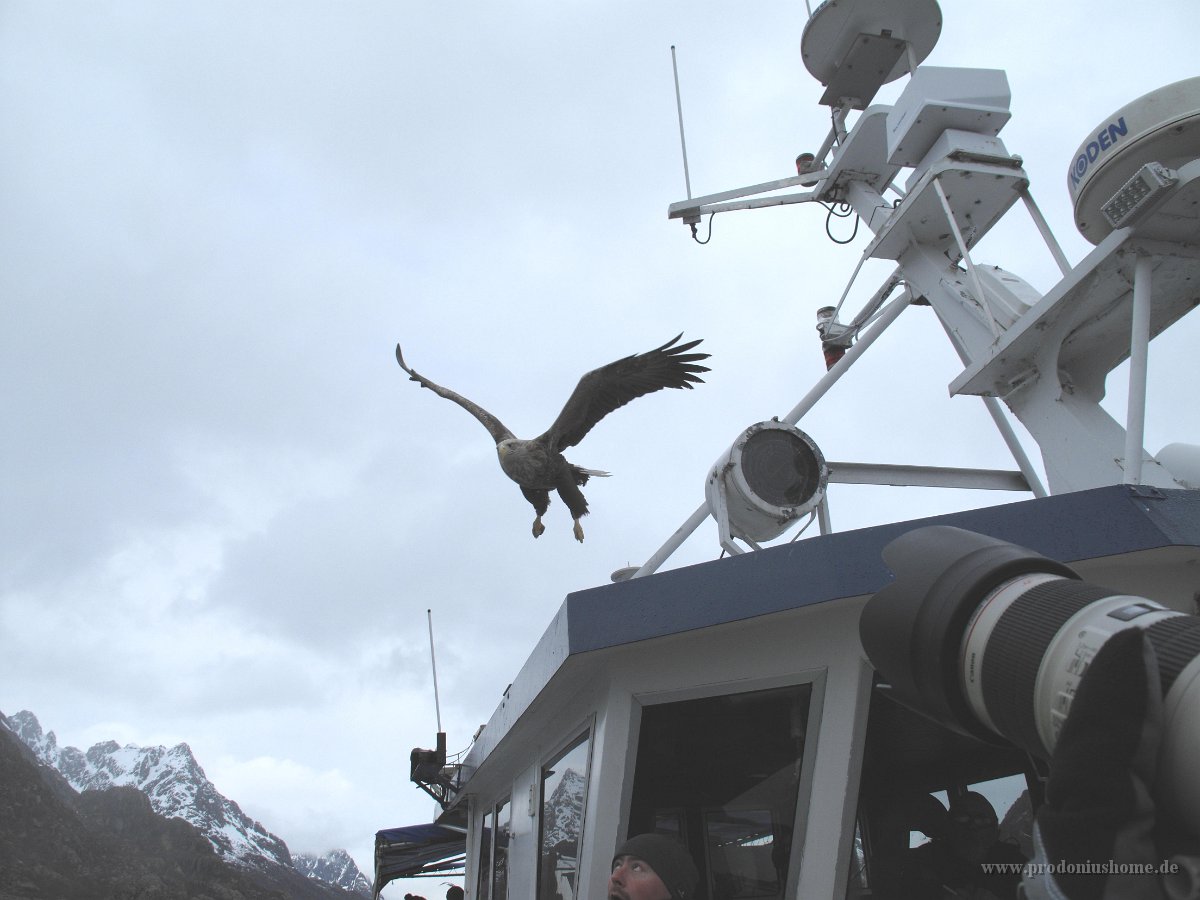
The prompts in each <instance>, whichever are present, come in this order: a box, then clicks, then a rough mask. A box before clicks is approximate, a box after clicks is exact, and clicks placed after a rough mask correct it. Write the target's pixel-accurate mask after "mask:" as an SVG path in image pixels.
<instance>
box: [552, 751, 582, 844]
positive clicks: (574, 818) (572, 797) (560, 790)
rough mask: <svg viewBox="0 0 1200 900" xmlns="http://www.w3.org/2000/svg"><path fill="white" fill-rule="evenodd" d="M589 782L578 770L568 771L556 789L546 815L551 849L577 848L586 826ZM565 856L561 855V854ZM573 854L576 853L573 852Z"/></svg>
mask: <svg viewBox="0 0 1200 900" xmlns="http://www.w3.org/2000/svg"><path fill="white" fill-rule="evenodd" d="M586 787H587V779H585V778H584V777H583V776H582V775H580V774H579V773H578V772H576V771H575V770H574V769H567V770H566V771H565V772H563V774H562V780H561V781H559V783H558V786H557V787H555V788H554V791H553V793H551V795H550V799H548V800H547V801H546V804H545V809H544V810H543V811H542V817H543V822H544V824H543V826H542V827H543V828H544V829H545V836H544V837H543V838H542V840H543V841H544V843H545V845H546V846H547V847H557V846H559V845H563V846H564V848H565V847H573V846H574V844H575V841H576V840H577V839H578V837H579V832H580V830H581V826H582V824H583V793H584V789H585V788H586ZM560 852H561V851H560ZM570 852H571V853H573V852H574V851H573V850H572V851H570Z"/></svg>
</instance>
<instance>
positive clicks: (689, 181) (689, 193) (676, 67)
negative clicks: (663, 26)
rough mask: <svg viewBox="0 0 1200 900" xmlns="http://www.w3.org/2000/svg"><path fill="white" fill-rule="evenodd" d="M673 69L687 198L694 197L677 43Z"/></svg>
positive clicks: (673, 55) (672, 64) (672, 60)
mask: <svg viewBox="0 0 1200 900" xmlns="http://www.w3.org/2000/svg"><path fill="white" fill-rule="evenodd" d="M671 71H672V72H673V73H674V75H675V111H676V113H678V115H679V146H680V147H681V148H682V149H683V184H684V187H686V188H687V198H688V199H689V200H691V199H692V176H691V175H690V174H689V172H688V161H687V141H686V140H685V139H684V137H683V100H682V99H681V97H680V95H679V65H678V63H676V61H675V45H674V44H672V45H671Z"/></svg>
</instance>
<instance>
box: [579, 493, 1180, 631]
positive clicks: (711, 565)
mask: <svg viewBox="0 0 1200 900" xmlns="http://www.w3.org/2000/svg"><path fill="white" fill-rule="evenodd" d="M926 525H955V526H958V527H959V528H966V529H969V530H971V531H977V532H980V533H981V534H986V535H990V536H992V537H996V538H1000V539H1001V540H1005V541H1009V542H1011V543H1014V544H1019V545H1020V546H1022V547H1026V548H1028V549H1030V550H1034V551H1036V552H1037V553H1040V554H1042V555H1043V556H1047V557H1049V558H1051V559H1057V560H1059V561H1061V562H1066V563H1072V562H1078V561H1081V560H1087V559H1096V558H1101V557H1107V556H1113V555H1116V554H1120V553H1132V552H1135V551H1138V550H1152V549H1157V548H1160V547H1169V546H1200V491H1175V490H1169V491H1168V490H1160V489H1157V488H1147V487H1138V486H1130V485H1115V486H1111V487H1102V488H1095V489H1093V490H1088V491H1078V492H1075V493H1070V494H1058V495H1055V496H1053V497H1044V498H1040V499H1036V500H1025V501H1022V502H1017V503H1009V504H1003V505H1000V506H989V507H985V508H983V509H974V510H969V511H967V512H961V513H952V514H949V515H944V516H934V517H931V518H927V519H916V520H913V521H909V522H897V523H892V524H888V525H880V526H876V527H873V528H863V529H859V530H857V531H844V532H838V533H835V534H829V535H822V536H820V537H813V538H809V539H807V540H803V541H797V542H795V543H792V544H784V545H781V546H778V547H769V548H767V549H764V550H761V551H757V552H754V553H747V554H744V555H741V556H734V557H730V558H727V559H720V560H714V561H712V562H707V563H700V564H698V565H694V566H688V567H686V568H683V569H675V570H672V571H668V572H661V573H658V574H656V575H652V576H649V577H646V578H636V579H633V580H632V581H625V582H621V583H619V584H609V585H603V586H601V587H595V588H590V589H588V590H583V591H576V592H574V593H571V594H568V595H567V599H566V607H567V632H568V652H569V654H571V655H573V654H576V653H584V652H587V651H590V650H601V649H604V648H607V647H616V646H620V645H622V644H628V643H632V642H635V641H642V640H648V639H650V638H655V637H663V636H665V635H670V634H679V633H682V632H686V631H691V630H693V629H697V628H706V627H709V626H712V625H720V624H724V623H727V622H735V621H739V620H743V619H749V618H754V617H756V616H764V615H769V614H771V613H777V612H782V611H784V610H789V609H798V608H801V607H804V606H809V605H812V604H814V603H824V602H827V601H830V600H837V599H841V598H843V597H855V596H859V595H862V594H871V593H874V592H875V591H877V590H879V589H880V588H881V587H883V586H884V585H885V584H887V583H888V582H889V581H890V580H891V577H892V576H891V572H890V571H889V570H888V569H887V567H886V566H885V565H884V564H883V560H882V557H881V551H882V550H883V548H884V546H885V545H887V544H888V543H889V542H890V541H891V540H892V539H894V538H896V537H898V536H899V535H901V534H903V533H905V532H907V531H911V530H913V529H914V528H921V527H924V526H926Z"/></svg>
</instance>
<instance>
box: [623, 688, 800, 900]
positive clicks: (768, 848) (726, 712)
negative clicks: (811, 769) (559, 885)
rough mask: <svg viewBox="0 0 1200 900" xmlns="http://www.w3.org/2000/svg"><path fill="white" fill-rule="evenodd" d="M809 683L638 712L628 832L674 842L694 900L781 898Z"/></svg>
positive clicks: (664, 705) (794, 815) (798, 785)
mask: <svg viewBox="0 0 1200 900" xmlns="http://www.w3.org/2000/svg"><path fill="white" fill-rule="evenodd" d="M811 693H812V688H811V685H808V684H802V685H792V686H789V687H782V688H773V689H770V690H763V691H749V692H745V693H739V694H726V695H723V696H719V697H706V698H703V699H698V700H685V701H682V702H678V703H663V704H658V705H654V706H646V707H645V708H644V709H643V710H642V724H641V731H640V736H639V739H638V752H637V768H636V770H635V774H634V781H633V798H632V801H631V805H630V814H629V823H630V827H629V834H631V835H633V834H641V833H644V832H647V831H660V832H665V833H669V834H677V835H679V837H680V839H681V840H682V841H683V843H684V844H685V845H686V846H687V847H688V849H689V850H690V851H691V852H692V856H693V857H694V858H695V860H696V865H697V868H698V869H700V871H701V873H703V877H702V879H701V885H700V890H699V892H698V897H699V900H741V898H762V900H771V898H782V897H783V892H784V889H785V887H786V885H787V880H788V870H789V866H790V862H791V850H792V834H793V826H794V822H795V818H796V802H797V797H798V795H799V789H800V771H801V763H802V761H803V759H804V750H805V743H806V741H805V738H806V735H807V731H808V711H809V701H810V696H811Z"/></svg>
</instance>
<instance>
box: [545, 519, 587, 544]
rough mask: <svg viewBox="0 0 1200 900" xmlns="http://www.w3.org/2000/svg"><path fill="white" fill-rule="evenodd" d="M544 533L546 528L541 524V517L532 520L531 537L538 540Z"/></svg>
mask: <svg viewBox="0 0 1200 900" xmlns="http://www.w3.org/2000/svg"><path fill="white" fill-rule="evenodd" d="M545 531H546V526H545V525H543V524H542V517H541V516H538V517H537V518H536V519H534V520H533V536H534V537H535V538H540V537H541V536H542V534H543V533H544V532H545ZM580 540H581V541H582V540H583V538H580Z"/></svg>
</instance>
